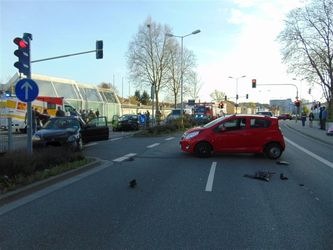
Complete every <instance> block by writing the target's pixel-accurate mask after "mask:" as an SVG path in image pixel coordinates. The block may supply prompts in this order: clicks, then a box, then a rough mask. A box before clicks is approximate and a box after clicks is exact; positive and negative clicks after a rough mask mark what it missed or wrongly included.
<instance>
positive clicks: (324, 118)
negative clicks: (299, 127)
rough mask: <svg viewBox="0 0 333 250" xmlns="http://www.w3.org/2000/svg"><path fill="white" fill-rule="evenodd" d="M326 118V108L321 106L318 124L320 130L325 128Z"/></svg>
mask: <svg viewBox="0 0 333 250" xmlns="http://www.w3.org/2000/svg"><path fill="white" fill-rule="evenodd" d="M326 119H327V109H326V108H325V107H323V111H322V113H321V124H320V128H321V129H322V130H325V129H326Z"/></svg>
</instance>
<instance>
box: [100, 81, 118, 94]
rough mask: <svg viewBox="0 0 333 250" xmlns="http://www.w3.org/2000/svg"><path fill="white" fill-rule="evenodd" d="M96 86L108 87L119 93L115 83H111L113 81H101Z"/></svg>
mask: <svg viewBox="0 0 333 250" xmlns="http://www.w3.org/2000/svg"><path fill="white" fill-rule="evenodd" d="M97 87H99V88H103V89H110V90H112V91H113V92H115V93H116V94H117V95H118V94H119V91H118V89H117V86H116V85H115V84H113V83H107V82H102V83H100V84H99V85H98V86H97Z"/></svg>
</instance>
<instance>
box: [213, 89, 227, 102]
mask: <svg viewBox="0 0 333 250" xmlns="http://www.w3.org/2000/svg"><path fill="white" fill-rule="evenodd" d="M225 96H226V94H225V93H224V92H222V91H219V90H216V89H215V90H214V92H213V93H211V94H210V97H211V98H212V100H213V101H214V102H221V101H223V100H225Z"/></svg>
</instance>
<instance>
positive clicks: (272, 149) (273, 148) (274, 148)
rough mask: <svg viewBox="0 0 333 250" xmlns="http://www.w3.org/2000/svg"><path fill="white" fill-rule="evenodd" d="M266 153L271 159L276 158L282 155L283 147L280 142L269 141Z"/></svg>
mask: <svg viewBox="0 0 333 250" xmlns="http://www.w3.org/2000/svg"><path fill="white" fill-rule="evenodd" d="M264 153H265V155H266V156H267V157H268V158H269V159H274V160H275V159H277V158H279V157H280V156H281V154H282V148H281V146H280V145H279V144H278V143H269V144H267V145H266V147H265V149H264Z"/></svg>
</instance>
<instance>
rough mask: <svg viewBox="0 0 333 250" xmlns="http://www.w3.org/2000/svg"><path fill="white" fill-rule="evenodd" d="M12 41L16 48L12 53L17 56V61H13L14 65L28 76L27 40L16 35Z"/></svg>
mask: <svg viewBox="0 0 333 250" xmlns="http://www.w3.org/2000/svg"><path fill="white" fill-rule="evenodd" d="M13 42H14V43H15V44H16V45H17V47H18V48H17V50H15V51H14V55H15V56H17V57H18V61H17V62H15V63H14V66H15V67H16V68H17V69H18V70H19V72H20V73H22V74H24V75H26V76H30V72H31V71H30V46H29V40H28V41H26V40H25V39H23V38H20V37H16V38H14V40H13Z"/></svg>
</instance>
